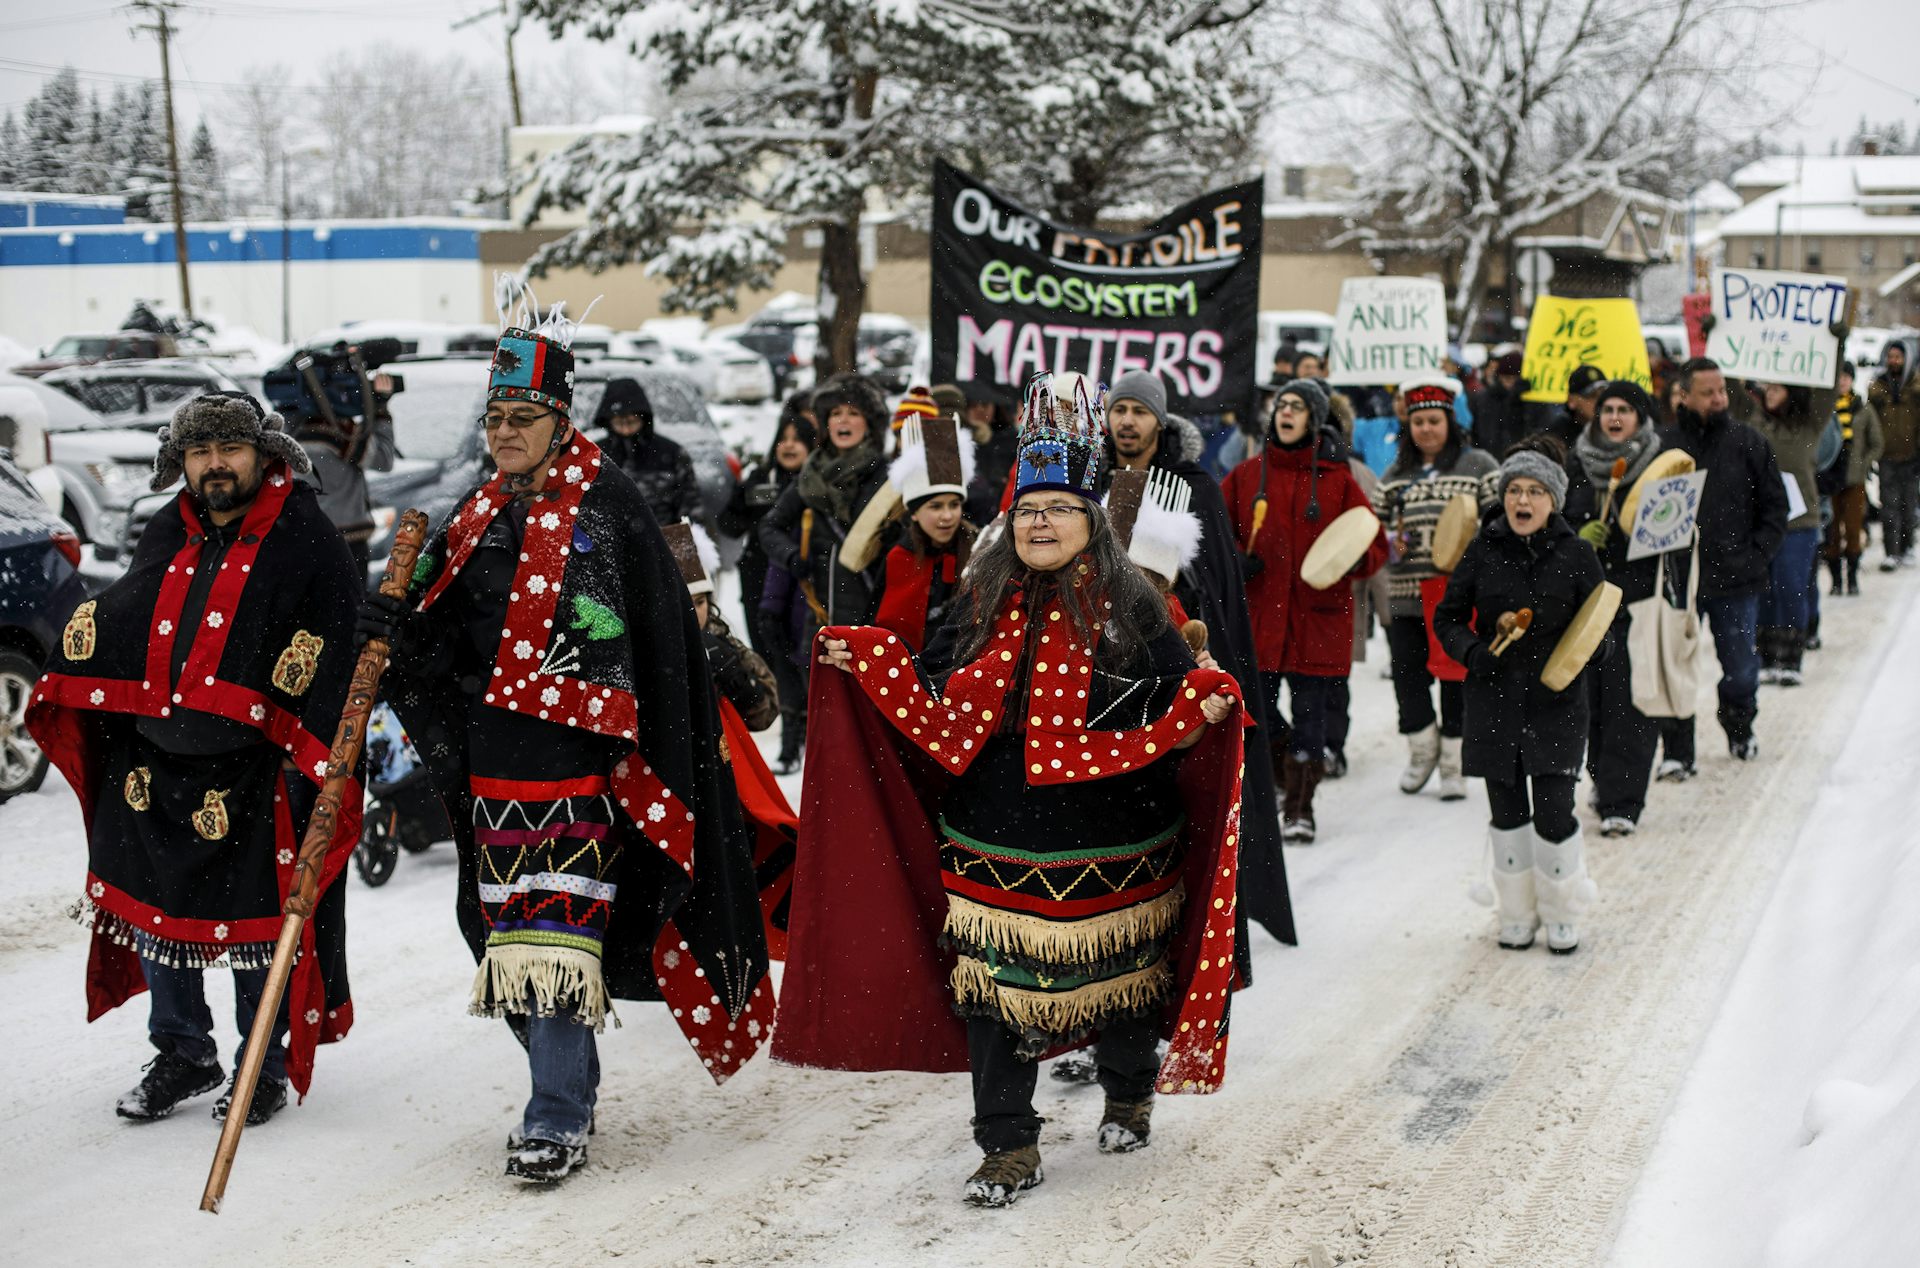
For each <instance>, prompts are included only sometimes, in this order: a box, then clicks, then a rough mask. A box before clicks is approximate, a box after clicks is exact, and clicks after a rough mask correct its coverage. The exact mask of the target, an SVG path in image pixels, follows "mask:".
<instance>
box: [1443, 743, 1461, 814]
mask: <svg viewBox="0 0 1920 1268" xmlns="http://www.w3.org/2000/svg"><path fill="white" fill-rule="evenodd" d="M1461 743H1462V740H1461V738H1460V737H1459V736H1457V735H1443V736H1441V737H1440V800H1442V801H1464V800H1466V796H1467V777H1466V776H1465V775H1463V774H1461V773H1460V745H1461Z"/></svg>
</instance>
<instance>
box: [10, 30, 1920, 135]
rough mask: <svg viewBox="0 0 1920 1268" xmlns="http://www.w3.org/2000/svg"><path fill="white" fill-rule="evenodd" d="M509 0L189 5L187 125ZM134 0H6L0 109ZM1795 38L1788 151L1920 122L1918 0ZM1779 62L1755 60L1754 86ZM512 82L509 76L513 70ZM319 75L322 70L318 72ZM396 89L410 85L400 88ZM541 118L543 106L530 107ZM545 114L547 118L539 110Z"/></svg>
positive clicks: (135, 53) (105, 49) (430, 42)
mask: <svg viewBox="0 0 1920 1268" xmlns="http://www.w3.org/2000/svg"><path fill="white" fill-rule="evenodd" d="M497 3H498V0H284V2H282V0H204V2H200V3H190V4H188V5H186V6H185V7H184V8H183V10H182V11H181V12H180V14H179V17H178V23H179V27H180V34H179V36H178V37H177V39H176V40H175V44H174V48H175V64H174V74H175V77H176V93H177V94H178V103H177V104H178V109H179V113H180V116H181V122H182V127H183V128H187V129H190V128H191V127H192V126H193V122H194V120H195V119H196V118H198V116H199V115H201V114H202V113H205V114H208V115H209V116H212V117H213V118H214V121H215V128H216V131H218V122H217V116H218V113H219V111H220V110H221V109H222V108H223V107H224V105H225V100H224V98H225V91H224V87H223V86H224V85H227V84H231V83H233V82H235V81H236V80H237V79H238V78H239V73H240V71H241V70H242V69H243V68H244V67H246V66H247V65H249V64H253V63H260V62H267V63H272V62H280V63H286V64H289V65H292V66H295V67H299V66H302V65H303V64H306V65H310V64H313V63H317V62H318V61H319V60H320V59H321V58H323V57H325V56H326V55H327V54H328V53H331V52H334V51H335V50H340V49H347V48H350V47H352V46H355V45H363V44H368V43H374V42H380V41H385V42H389V43H392V44H398V45H408V46H412V47H416V48H421V49H425V50H429V51H434V52H443V51H449V50H458V51H461V52H463V53H465V54H467V55H468V56H469V57H471V58H474V59H476V60H481V59H488V60H489V61H490V64H492V65H496V66H499V65H503V62H502V60H501V38H500V26H499V22H498V20H497V19H492V20H488V21H484V22H481V23H478V24H476V25H473V26H471V27H468V28H466V29H464V30H459V31H455V30H453V29H452V26H453V23H454V22H456V21H457V20H459V19H460V18H462V17H464V16H467V15H469V14H473V13H476V12H479V11H482V10H484V9H487V8H489V7H497ZM135 22H136V18H135V17H134V15H133V13H132V11H131V10H130V9H129V8H128V7H127V6H126V5H124V4H119V5H115V4H109V3H105V2H104V0H61V3H59V4H57V5H49V4H48V3H47V2H46V0H0V112H4V111H5V110H7V109H13V110H18V109H19V108H20V106H21V105H23V104H24V103H25V102H26V100H27V99H28V98H29V97H31V96H32V95H33V93H34V91H35V89H36V88H37V87H38V86H39V84H40V83H41V82H42V81H43V80H44V79H45V78H46V77H47V75H49V74H50V73H52V71H53V70H57V69H58V68H59V67H61V66H63V65H69V64H70V65H72V66H73V67H75V68H76V69H77V70H78V71H79V73H80V75H81V77H82V82H83V86H85V87H87V88H98V89H100V90H102V92H103V93H110V92H111V91H112V87H113V85H114V84H115V83H117V82H125V80H126V78H127V77H130V76H131V77H141V76H151V75H156V74H157V73H158V70H159V55H158V53H157V51H156V50H155V47H154V41H153V39H152V38H151V37H150V36H138V37H136V36H135V35H134V34H133V33H132V28H133V26H134V24H135ZM1787 43H1789V44H1790V45H1791V46H1792V47H1793V48H1794V49H1796V50H1799V52H1798V53H1797V54H1796V57H1797V58H1798V57H1804V58H1805V59H1806V60H1807V61H1809V62H1814V61H1823V62H1824V63H1825V66H1826V69H1825V71H1824V73H1823V74H1822V75H1821V77H1820V80H1819V82H1818V85H1817V87H1816V88H1815V90H1814V92H1813V94H1812V96H1811V97H1810V98H1809V99H1808V100H1807V102H1806V103H1805V105H1804V107H1803V108H1802V109H1801V111H1800V114H1799V119H1798V125H1797V126H1796V127H1795V128H1794V129H1793V130H1792V131H1791V132H1789V133H1787V134H1784V135H1783V137H1782V143H1783V144H1782V148H1783V149H1791V148H1792V147H1793V146H1794V145H1795V144H1800V143H1804V144H1805V146H1806V148H1807V152H1809V153H1815V154H1824V153H1826V152H1827V148H1828V145H1829V143H1830V142H1831V141H1833V140H1835V139H1839V140H1842V141H1844V140H1845V138H1846V136H1847V134H1849V133H1850V132H1851V131H1852V129H1853V127H1854V124H1855V121H1856V120H1857V119H1858V118H1859V116H1860V115H1861V114H1863V113H1864V114H1866V115H1868V116H1870V117H1873V118H1877V119H1904V120H1906V121H1907V122H1908V127H1909V129H1910V130H1911V129H1912V128H1913V127H1914V126H1915V124H1916V122H1920V104H1917V103H1916V98H1920V60H1916V52H1920V4H1916V3H1914V0H1807V2H1806V3H1805V4H1804V5H1803V6H1802V7H1801V8H1800V9H1799V10H1798V11H1797V12H1795V13H1794V14H1793V15H1792V18H1791V30H1790V31H1789V32H1788V37H1787ZM517 47H518V48H519V49H520V50H521V52H522V55H523V56H524V57H526V58H527V59H529V60H530V61H535V62H537V63H541V64H546V65H557V64H561V62H562V60H563V59H564V60H565V64H567V65H569V66H582V67H611V66H612V64H613V63H614V62H615V61H617V60H618V59H619V57H620V54H619V53H617V52H616V51H614V50H613V49H610V48H606V47H603V46H599V45H589V44H586V43H585V42H579V43H575V42H574V41H571V40H570V41H569V43H568V46H567V47H566V48H565V49H559V48H556V47H555V46H554V45H553V44H552V43H551V42H550V41H549V40H547V38H546V36H545V34H544V32H542V31H539V30H527V31H523V32H522V34H521V36H520V42H519V44H518V45H517ZM1770 73H1771V72H1770V68H1768V67H1765V66H1756V67H1754V68H1753V76H1754V80H1755V82H1756V84H1760V83H1764V82H1766V81H1767V79H1768V77H1769V75H1770ZM502 74H503V77H504V71H503V72H502ZM309 78H310V76H309ZM395 90H396V91H405V87H404V86H403V85H396V86H395ZM529 113H530V114H532V113H533V112H532V110H531V109H530V110H529ZM535 117H537V116H535Z"/></svg>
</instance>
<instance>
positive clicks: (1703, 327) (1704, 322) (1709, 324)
mask: <svg viewBox="0 0 1920 1268" xmlns="http://www.w3.org/2000/svg"><path fill="white" fill-rule="evenodd" d="M1719 324H1720V319H1719V318H1718V317H1715V316H1714V315H1713V314H1712V313H1705V314H1703V315H1702V316H1701V318H1700V334H1701V337H1702V338H1704V337H1706V336H1707V335H1710V334H1712V333H1713V328H1714V327H1715V326H1717V325H1719Z"/></svg>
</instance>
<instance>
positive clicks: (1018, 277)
mask: <svg viewBox="0 0 1920 1268" xmlns="http://www.w3.org/2000/svg"><path fill="white" fill-rule="evenodd" d="M1264 188H1265V187H1264V185H1263V184H1262V183H1261V182H1260V181H1257V180H1256V181H1249V182H1247V183H1246V184H1242V185H1234V186H1231V187H1229V188H1227V189H1219V190H1215V191H1213V192H1212V193H1209V194H1204V195H1202V196H1201V197H1199V198H1196V199H1194V200H1193V201H1192V202H1190V203H1186V204H1184V205H1182V206H1181V207H1179V208H1177V209H1175V210H1174V211H1171V212H1169V213H1168V214H1167V215H1165V216H1162V217H1161V218H1159V219H1158V220H1155V221H1154V222H1153V223H1152V224H1150V225H1148V226H1147V227H1146V228H1145V229H1142V230H1140V231H1138V232H1136V233H1108V232H1106V231H1105V230H1098V229H1089V228H1085V227H1075V226H1071V225H1062V224H1056V223H1054V222H1052V221H1050V220H1047V219H1045V218H1044V217H1042V216H1041V215H1040V214H1039V213H1037V212H1033V211H1029V210H1027V209H1026V208H1024V207H1022V206H1020V204H1018V203H1016V202H1014V201H1012V200H1011V199H1009V198H1007V197H1006V196H1005V195H1004V194H1001V193H999V192H998V191H996V190H993V189H989V188H988V187H987V186H985V185H983V184H981V183H980V182H979V181H977V180H975V179H974V178H973V177H971V176H969V175H967V174H966V173H965V172H963V171H961V170H960V169H959V168H957V167H953V166H951V165H950V164H947V163H936V164H934V169H933V241H932V252H933V304H932V315H933V321H932V325H933V370H932V374H933V381H934V382H935V383H958V384H960V385H962V386H963V387H966V388H968V389H969V395H970V396H972V395H978V396H982V397H986V398H988V399H991V400H995V401H999V402H1001V403H1003V404H1006V405H1018V404H1019V403H1020V397H1021V391H1022V389H1023V388H1024V387H1025V386H1026V383H1027V381H1028V380H1029V379H1030V378H1032V377H1033V376H1034V375H1036V374H1040V373H1043V372H1051V373H1058V372H1060V371H1063V370H1078V371H1079V372H1080V373H1082V374H1084V375H1086V376H1087V378H1088V379H1090V380H1092V381H1094V382H1096V383H1111V382H1113V381H1114V380H1115V379H1116V378H1118V377H1119V376H1120V375H1122V374H1124V373H1126V372H1127V371H1128V370H1150V371H1152V372H1153V373H1154V374H1156V375H1158V376H1159V377H1160V381H1161V382H1162V383H1164V384H1165V385H1166V388H1167V405H1168V406H1169V408H1171V409H1173V410H1174V411H1175V412H1176V413H1180V414H1184V415H1194V414H1218V413H1222V412H1224V411H1227V410H1231V409H1236V408H1251V406H1252V403H1253V396H1254V386H1253V385H1254V364H1253V361H1254V345H1255V341H1256V338H1257V335H1258V331H1257V329H1256V323H1257V314H1258V311H1259V307H1260V304H1259V300H1260V235H1261V230H1262V227H1263V225H1264V221H1263V219H1262V216H1261V201H1262V198H1263V197H1264V193H1263V191H1264Z"/></svg>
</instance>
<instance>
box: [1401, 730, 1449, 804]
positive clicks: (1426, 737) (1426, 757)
mask: <svg viewBox="0 0 1920 1268" xmlns="http://www.w3.org/2000/svg"><path fill="white" fill-rule="evenodd" d="M1439 763H1440V728H1439V727H1438V726H1437V725H1435V724H1434V723H1431V722H1430V723H1428V724H1427V729H1426V730H1424V731H1415V732H1414V733H1413V734H1411V735H1409V736H1408V737H1407V768H1406V769H1405V770H1403V771H1401V772H1400V791H1401V792H1403V793H1417V792H1419V791H1420V790H1421V789H1422V788H1425V787H1426V786H1427V781H1428V780H1429V779H1432V778H1433V768H1434V767H1435V766H1437V765H1439Z"/></svg>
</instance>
